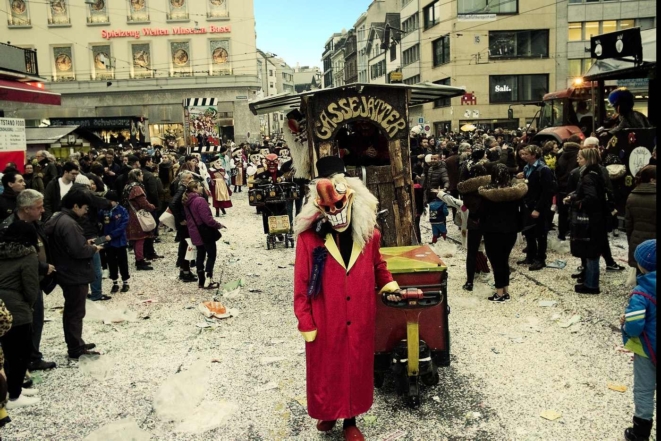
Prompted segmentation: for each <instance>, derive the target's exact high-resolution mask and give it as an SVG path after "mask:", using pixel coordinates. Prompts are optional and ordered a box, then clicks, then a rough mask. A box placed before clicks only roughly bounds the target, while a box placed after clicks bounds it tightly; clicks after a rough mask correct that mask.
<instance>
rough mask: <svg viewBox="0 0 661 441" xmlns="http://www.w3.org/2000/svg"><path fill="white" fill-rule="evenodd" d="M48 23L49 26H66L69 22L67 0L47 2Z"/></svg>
mask: <svg viewBox="0 0 661 441" xmlns="http://www.w3.org/2000/svg"><path fill="white" fill-rule="evenodd" d="M48 24H49V25H50V26H53V25H54V26H62V25H64V26H68V25H70V24H71V19H70V18H69V2H68V0H52V1H51V2H49V3H48Z"/></svg>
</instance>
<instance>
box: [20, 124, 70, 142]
mask: <svg viewBox="0 0 661 441" xmlns="http://www.w3.org/2000/svg"><path fill="white" fill-rule="evenodd" d="M78 127H79V126H57V127H27V128H26V129H25V141H26V143H27V144H28V145H30V144H53V143H56V142H58V141H59V140H60V139H62V138H64V137H65V136H67V135H68V134H69V133H71V132H73V131H74V130H76V129H77V128H78Z"/></svg>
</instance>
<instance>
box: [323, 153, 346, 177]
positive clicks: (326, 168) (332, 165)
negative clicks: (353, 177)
mask: <svg viewBox="0 0 661 441" xmlns="http://www.w3.org/2000/svg"><path fill="white" fill-rule="evenodd" d="M317 172H318V177H320V178H330V177H331V176H333V175H336V174H338V173H346V168H344V161H342V159H340V158H338V157H337V156H326V157H323V158H321V159H319V160H318V161H317Z"/></svg>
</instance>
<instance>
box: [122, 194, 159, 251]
mask: <svg viewBox="0 0 661 441" xmlns="http://www.w3.org/2000/svg"><path fill="white" fill-rule="evenodd" d="M129 204H131V206H132V207H133V208H135V209H136V210H140V209H145V210H147V211H150V212H151V211H154V210H155V209H156V207H154V206H153V205H152V204H150V203H149V201H148V200H147V196H146V195H145V191H144V189H143V188H142V187H141V186H140V185H136V186H135V187H133V188H132V189H131V193H130V194H129ZM126 210H127V211H128V212H129V224H128V226H127V227H126V238H127V239H128V240H142V239H147V238H150V237H153V234H152V233H151V232H144V231H142V227H141V226H140V221H139V220H138V216H137V215H136V214H135V211H133V209H132V208H131V207H127V208H126Z"/></svg>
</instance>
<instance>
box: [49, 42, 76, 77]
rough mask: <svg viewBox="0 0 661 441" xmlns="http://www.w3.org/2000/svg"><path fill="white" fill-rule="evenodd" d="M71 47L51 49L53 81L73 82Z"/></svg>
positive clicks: (74, 75)
mask: <svg viewBox="0 0 661 441" xmlns="http://www.w3.org/2000/svg"><path fill="white" fill-rule="evenodd" d="M73 61H74V60H73V48H72V47H71V46H55V47H53V81H73V80H75V79H76V74H75V73H74V66H73Z"/></svg>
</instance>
